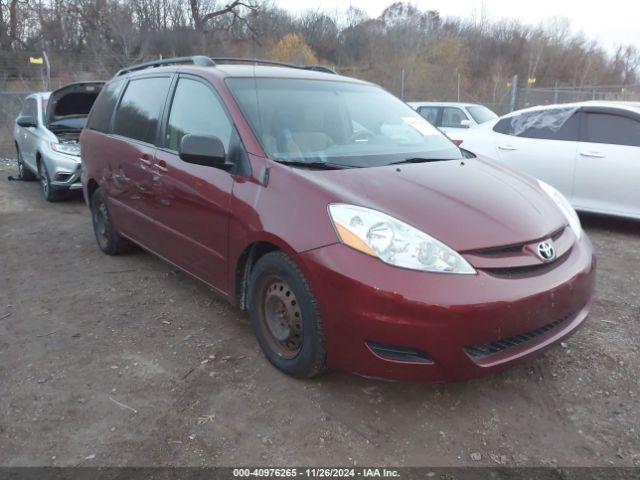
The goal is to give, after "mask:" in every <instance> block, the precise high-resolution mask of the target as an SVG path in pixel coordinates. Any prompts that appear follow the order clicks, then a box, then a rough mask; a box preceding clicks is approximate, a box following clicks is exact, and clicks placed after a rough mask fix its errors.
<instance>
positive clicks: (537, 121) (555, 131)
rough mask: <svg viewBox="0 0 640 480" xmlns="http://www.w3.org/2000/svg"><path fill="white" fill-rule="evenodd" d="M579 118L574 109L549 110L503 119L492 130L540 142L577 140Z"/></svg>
mask: <svg viewBox="0 0 640 480" xmlns="http://www.w3.org/2000/svg"><path fill="white" fill-rule="evenodd" d="M578 127H579V116H578V112H577V111H576V110H575V109H569V108H562V109H549V110H536V111H533V112H526V113H521V114H520V115H515V116H513V117H508V118H503V119H502V120H500V121H499V122H498V123H496V124H495V125H494V127H493V130H494V131H495V132H498V133H503V134H505V135H514V136H517V137H524V138H537V139H541V140H566V141H577V140H578Z"/></svg>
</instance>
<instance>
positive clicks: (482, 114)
mask: <svg viewBox="0 0 640 480" xmlns="http://www.w3.org/2000/svg"><path fill="white" fill-rule="evenodd" d="M467 110H468V111H469V113H470V114H471V116H472V117H473V119H474V120H475V121H476V123H477V124H478V125H479V124H481V123H485V122H488V121H490V120H493V119H494V118H498V115H496V114H495V113H493V112H492V111H491V110H489V109H488V108H487V107H483V106H482V105H474V106H469V107H467Z"/></svg>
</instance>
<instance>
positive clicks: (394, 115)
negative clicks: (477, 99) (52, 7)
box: [81, 57, 596, 381]
mask: <svg viewBox="0 0 640 480" xmlns="http://www.w3.org/2000/svg"><path fill="white" fill-rule="evenodd" d="M81 146H82V162H83V171H82V180H83V185H84V192H85V198H86V199H87V202H88V204H89V206H90V208H91V212H92V217H93V225H94V229H95V234H96V239H97V241H98V245H99V246H100V248H101V249H102V250H103V251H104V252H105V253H107V254H110V255H113V254H119V253H123V252H126V251H127V250H128V249H129V247H130V246H131V245H133V244H136V245H140V246H142V247H143V248H145V249H146V250H149V251H150V252H153V253H154V254H156V255H158V256H160V257H162V258H163V259H165V260H166V261H167V262H169V263H171V264H173V265H175V266H177V267H179V268H181V269H183V270H184V271H185V272H187V273H189V274H191V275H192V276H194V277H196V278H198V279H199V280H201V281H203V282H204V283H206V284H207V285H208V286H210V287H211V288H212V289H213V290H215V291H216V292H218V293H219V294H220V295H222V296H224V297H225V298H227V299H228V300H229V301H231V302H233V303H234V304H236V305H238V306H239V307H240V308H241V309H246V310H248V311H249V313H250V317H251V322H252V325H253V328H254V330H255V334H256V336H257V338H258V342H259V343H260V346H261V347H262V350H263V351H264V354H265V355H266V357H267V358H268V359H269V361H270V362H271V363H273V364H274V365H275V366H276V367H277V368H279V369H280V370H282V371H284V372H285V373H287V374H289V375H293V376H296V377H311V376H313V375H316V374H318V373H320V372H322V371H324V370H325V369H327V368H329V369H335V370H343V371H348V372H354V373H357V374H361V375H366V376H371V377H382V378H390V379H398V380H428V381H441V380H459V379H467V378H471V377H476V376H480V375H483V374H486V373H489V372H494V371H497V370H500V369H502V368H504V367H506V366H508V365H510V364H512V363H514V362H515V361H517V360H521V359H524V358H529V357H531V356H532V355H535V354H537V353H539V352H540V351H542V350H543V349H545V348H546V347H548V346H550V345H552V344H554V343H557V342H558V341H560V340H561V339H563V338H565V337H566V336H568V335H570V334H571V333H573V332H574V331H575V330H576V328H577V327H578V326H580V324H581V323H582V322H583V321H584V319H585V318H586V316H587V314H588V312H589V308H590V305H591V300H592V296H593V292H594V281H595V263H596V262H595V257H594V255H593V250H592V246H591V243H590V241H589V239H588V238H587V236H586V235H585V233H584V232H583V231H582V228H581V225H580V221H579V219H578V217H577V215H576V213H575V211H574V210H573V209H572V208H571V206H570V205H569V203H568V202H567V200H566V199H565V198H564V197H563V196H562V195H561V194H560V193H558V192H557V191H556V190H555V189H553V188H552V187H550V186H549V185H547V184H545V183H543V182H540V181H538V180H535V179H533V178H530V177H525V176H522V175H519V174H516V173H514V172H512V171H511V170H508V169H506V168H504V167H502V166H499V165H497V164H494V163H490V162H488V161H484V160H481V159H479V158H466V157H468V156H469V155H463V154H462V153H461V151H460V150H459V149H458V148H457V147H456V146H455V145H454V144H453V143H451V142H450V141H449V140H448V139H447V138H446V137H445V136H444V135H442V134H441V133H440V132H439V131H438V130H437V129H435V128H434V127H432V126H431V125H430V124H429V123H428V122H427V121H426V120H424V119H423V118H422V117H421V116H420V115H419V114H418V113H416V112H415V111H414V110H413V109H411V108H410V107H409V106H407V105H406V104H404V103H403V102H402V101H400V100H399V99H397V98H396V97H394V96H393V95H391V94H389V93H387V92H386V91H384V90H383V89H381V88H379V87H377V86H375V85H372V84H370V83H367V82H363V81H360V80H356V79H352V78H347V77H343V76H339V75H336V74H335V73H333V72H332V71H330V70H328V69H326V68H323V67H298V66H286V65H280V64H274V63H272V62H263V61H257V60H242V59H228V58H227V59H210V58H207V57H187V58H178V59H169V60H161V61H157V62H150V63H147V64H142V65H137V66H134V67H131V68H128V69H125V70H122V71H120V72H118V74H117V75H116V76H115V77H114V78H113V79H112V80H111V81H110V82H109V83H108V84H107V85H106V86H105V87H104V88H103V90H102V92H101V94H100V96H99V97H98V99H97V101H96V103H95V104H94V106H93V109H92V111H91V114H90V118H89V119H88V123H87V126H86V128H85V130H84V131H83V133H82V137H81Z"/></svg>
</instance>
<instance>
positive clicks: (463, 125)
mask: <svg viewBox="0 0 640 480" xmlns="http://www.w3.org/2000/svg"><path fill="white" fill-rule="evenodd" d="M471 125H472V124H471V120H468V119H467V120H460V127H461V128H471Z"/></svg>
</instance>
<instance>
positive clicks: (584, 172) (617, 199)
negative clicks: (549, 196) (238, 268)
mask: <svg viewBox="0 0 640 480" xmlns="http://www.w3.org/2000/svg"><path fill="white" fill-rule="evenodd" d="M461 148H463V149H465V150H468V151H469V152H472V153H473V154H474V155H476V156H478V157H479V158H486V159H490V160H494V161H496V162H499V163H502V164H504V165H506V166H508V167H510V168H512V169H514V170H518V171H521V172H524V173H528V174H529V175H532V176H534V177H536V178H539V179H541V180H543V181H545V182H547V183H549V184H551V185H553V186H554V187H556V188H557V189H558V190H560V191H561V192H562V193H563V194H564V195H565V196H566V197H567V198H568V199H569V200H570V201H571V203H572V204H573V206H574V207H575V208H576V209H577V210H581V211H588V212H595V213H603V214H608V215H616V216H620V217H628V218H635V219H640V103H631V102H629V103H621V102H583V103H573V104H562V105H549V106H544V107H534V108H529V109H526V110H520V111H517V112H513V113H510V114H508V115H506V116H504V117H501V118H500V119H497V120H495V121H491V122H489V123H486V124H484V125H480V126H478V127H475V128H473V129H470V130H469V131H468V132H467V135H466V136H465V138H464V141H463V142H462V145H461Z"/></svg>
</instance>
